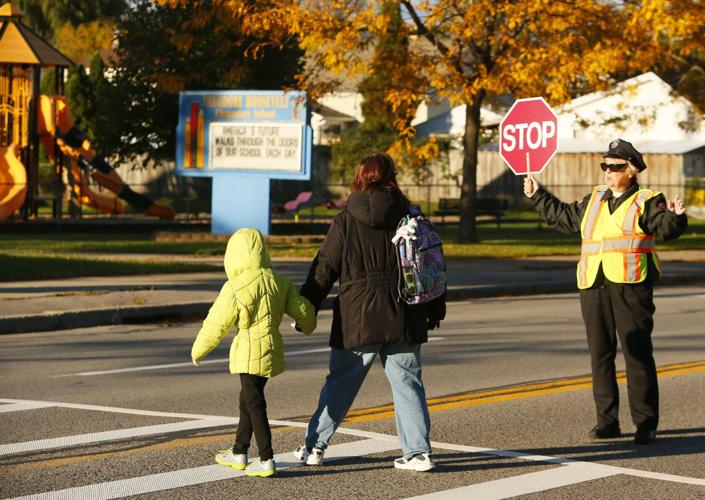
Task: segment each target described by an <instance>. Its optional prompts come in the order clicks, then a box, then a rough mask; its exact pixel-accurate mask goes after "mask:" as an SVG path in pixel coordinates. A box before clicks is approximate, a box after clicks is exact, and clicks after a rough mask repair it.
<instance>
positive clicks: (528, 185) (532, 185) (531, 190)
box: [524, 175, 539, 198]
mask: <svg viewBox="0 0 705 500" xmlns="http://www.w3.org/2000/svg"><path fill="white" fill-rule="evenodd" d="M538 189H539V183H538V182H536V180H535V179H534V178H533V177H529V176H528V175H527V176H526V177H524V194H525V195H526V196H528V197H529V198H531V197H532V196H533V195H534V194H536V191H538Z"/></svg>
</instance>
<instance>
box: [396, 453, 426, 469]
mask: <svg viewBox="0 0 705 500" xmlns="http://www.w3.org/2000/svg"><path fill="white" fill-rule="evenodd" d="M394 467H395V468H396V469H403V470H413V471H416V472H427V471H430V470H433V469H435V468H436V464H434V463H433V460H431V456H430V455H429V454H428V453H419V454H417V455H414V456H413V457H411V458H409V459H406V458H404V457H401V458H397V459H396V460H395V461H394Z"/></svg>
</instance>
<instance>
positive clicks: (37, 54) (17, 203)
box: [0, 3, 175, 221]
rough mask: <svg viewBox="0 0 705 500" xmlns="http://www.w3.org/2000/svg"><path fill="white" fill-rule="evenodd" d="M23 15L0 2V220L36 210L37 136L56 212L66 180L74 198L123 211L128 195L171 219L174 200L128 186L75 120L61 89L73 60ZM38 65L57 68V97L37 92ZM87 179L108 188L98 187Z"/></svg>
mask: <svg viewBox="0 0 705 500" xmlns="http://www.w3.org/2000/svg"><path fill="white" fill-rule="evenodd" d="M21 16H22V12H21V11H19V10H18V9H17V8H15V7H14V6H12V5H11V4H10V3H6V4H4V5H3V6H2V7H0V22H2V26H1V27H0V221H4V220H6V219H8V218H10V217H11V216H12V215H13V214H15V213H16V212H18V211H21V213H22V217H23V219H24V220H25V221H26V220H28V219H29V218H30V217H34V218H36V217H37V201H38V194H39V190H38V187H39V182H38V181H39V144H40V143H41V144H42V146H43V147H44V148H45V149H46V151H47V153H48V156H49V159H50V160H51V161H52V163H53V167H54V168H53V171H54V192H53V196H52V197H51V198H52V200H53V204H52V214H53V216H54V218H60V217H61V215H62V206H63V202H64V198H65V192H66V186H68V188H69V195H70V197H71V200H72V201H73V202H74V203H75V204H77V205H80V206H86V207H91V208H94V209H97V210H99V211H100V212H102V213H105V214H110V215H117V214H122V213H124V212H125V208H124V204H123V202H126V203H128V204H129V205H131V206H132V207H133V208H134V209H135V210H137V211H139V212H142V213H144V214H145V215H148V216H154V217H160V218H168V219H173V218H174V216H175V211H174V209H173V208H172V207H169V206H165V205H159V204H157V203H154V202H153V201H152V200H150V199H149V198H147V197H145V196H144V195H141V194H139V193H136V192H135V191H133V190H132V189H131V188H130V187H129V186H128V185H126V184H125V183H124V182H123V180H122V179H121V178H120V176H119V175H118V174H117V172H115V170H114V169H113V168H112V166H110V164H108V162H107V161H106V160H105V158H104V157H103V156H102V155H100V154H99V153H98V152H97V151H96V150H95V149H94V148H93V146H92V144H91V141H90V139H89V138H88V136H87V135H86V134H85V133H83V132H82V131H81V130H80V129H78V128H77V127H76V126H75V125H74V122H73V118H72V117H71V113H70V111H69V107H68V104H67V102H66V100H65V99H64V98H63V97H62V96H61V95H62V94H63V85H64V74H65V70H66V68H67V67H69V66H72V65H73V63H72V62H71V61H70V60H69V59H68V58H67V57H65V56H64V55H63V54H61V53H60V52H59V51H58V50H56V49H55V48H54V47H52V46H51V45H50V44H49V43H48V42H46V41H45V40H43V39H42V38H41V37H39V36H38V35H37V34H35V33H34V32H33V31H32V30H30V29H29V28H28V27H27V26H25V25H24V24H22V22H21V21H20V17H21ZM42 68H53V69H54V70H55V78H54V87H55V88H54V91H55V94H56V95H55V96H47V95H41V94H40V91H39V88H40V87H39V84H40V78H41V69H42ZM90 180H92V181H93V182H95V183H96V184H98V185H100V186H102V187H105V188H106V189H107V190H108V191H110V192H111V193H112V194H107V193H106V194H103V193H100V192H97V191H96V190H94V189H93V188H92V187H91V182H90ZM113 195H114V196H113Z"/></svg>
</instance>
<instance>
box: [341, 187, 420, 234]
mask: <svg viewBox="0 0 705 500" xmlns="http://www.w3.org/2000/svg"><path fill="white" fill-rule="evenodd" d="M347 209H348V212H350V213H351V214H352V215H353V217H355V218H356V219H358V220H359V221H360V222H362V223H363V224H365V225H367V226H370V227H374V228H378V229H396V227H397V225H398V224H399V221H400V220H401V218H402V217H404V216H405V215H406V214H408V213H409V208H408V206H407V204H406V202H405V201H404V198H402V197H401V195H400V194H399V193H398V192H397V191H393V190H388V189H384V190H374V191H355V192H354V193H352V194H351V195H350V196H349V197H348V206H347Z"/></svg>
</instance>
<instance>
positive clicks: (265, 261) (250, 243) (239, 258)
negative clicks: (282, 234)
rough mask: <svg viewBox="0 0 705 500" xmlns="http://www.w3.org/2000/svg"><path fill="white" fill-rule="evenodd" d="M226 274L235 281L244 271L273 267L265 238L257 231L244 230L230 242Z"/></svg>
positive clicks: (227, 250) (226, 259)
mask: <svg viewBox="0 0 705 500" xmlns="http://www.w3.org/2000/svg"><path fill="white" fill-rule="evenodd" d="M224 264H225V274H227V275H228V279H233V278H234V277H235V276H237V275H238V274H240V273H242V272H243V271H247V270H253V269H267V268H271V267H272V261H271V260H270V259H269V253H268V252H267V246H266V245H265V243H264V236H262V233H260V232H259V231H257V230H256V229H251V228H243V229H240V230H238V231H237V232H236V233H235V234H233V235H232V236H231V237H230V239H229V240H228V247H227V248H226V250H225V259H224Z"/></svg>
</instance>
